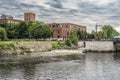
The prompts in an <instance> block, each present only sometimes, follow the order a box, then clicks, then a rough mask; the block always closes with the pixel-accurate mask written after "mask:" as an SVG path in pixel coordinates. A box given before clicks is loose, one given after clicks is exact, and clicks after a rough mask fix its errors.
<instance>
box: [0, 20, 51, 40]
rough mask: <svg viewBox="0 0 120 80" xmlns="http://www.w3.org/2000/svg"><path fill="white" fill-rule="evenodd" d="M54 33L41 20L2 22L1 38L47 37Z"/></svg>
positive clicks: (0, 28) (0, 24) (0, 27)
mask: <svg viewBox="0 0 120 80" xmlns="http://www.w3.org/2000/svg"><path fill="white" fill-rule="evenodd" d="M52 35H53V32H52V30H51V29H50V28H49V26H48V25H47V24H43V23H39V22H28V23H26V22H20V23H17V24H16V23H0V39H1V40H7V39H46V38H50V37H51V36H52Z"/></svg>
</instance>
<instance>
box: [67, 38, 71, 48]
mask: <svg viewBox="0 0 120 80" xmlns="http://www.w3.org/2000/svg"><path fill="white" fill-rule="evenodd" d="M65 45H67V46H70V47H71V45H72V42H71V40H70V39H67V40H66V41H65Z"/></svg>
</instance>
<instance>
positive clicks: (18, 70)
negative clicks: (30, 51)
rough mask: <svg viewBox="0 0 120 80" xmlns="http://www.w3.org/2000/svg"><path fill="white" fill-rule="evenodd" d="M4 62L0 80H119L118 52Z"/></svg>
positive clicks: (0, 70)
mask: <svg viewBox="0 0 120 80" xmlns="http://www.w3.org/2000/svg"><path fill="white" fill-rule="evenodd" d="M29 58H30V57H29ZM0 59H3V57H1V58H0ZM1 62H2V60H1ZM3 62H4V61H3ZM5 64H6V66H5ZM5 64H4V66H2V67H0V80H120V54H119V53H87V54H85V56H84V58H82V59H77V60H67V61H65V60H64V61H63V60H62V61H58V62H45V63H31V62H28V63H26V64H19V65H14V66H13V65H12V64H15V63H12V64H10V65H7V64H8V63H7V62H6V63H5Z"/></svg>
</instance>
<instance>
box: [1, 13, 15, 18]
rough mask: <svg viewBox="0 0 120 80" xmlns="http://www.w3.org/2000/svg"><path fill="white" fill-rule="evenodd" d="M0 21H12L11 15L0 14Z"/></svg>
mask: <svg viewBox="0 0 120 80" xmlns="http://www.w3.org/2000/svg"><path fill="white" fill-rule="evenodd" d="M1 19H13V17H12V16H11V15H6V14H2V15H1Z"/></svg>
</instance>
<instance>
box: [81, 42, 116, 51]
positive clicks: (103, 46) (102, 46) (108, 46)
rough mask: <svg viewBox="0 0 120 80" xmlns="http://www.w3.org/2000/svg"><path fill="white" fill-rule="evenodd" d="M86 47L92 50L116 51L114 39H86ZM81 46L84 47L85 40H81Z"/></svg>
mask: <svg viewBox="0 0 120 80" xmlns="http://www.w3.org/2000/svg"><path fill="white" fill-rule="evenodd" d="M85 43H86V47H85V49H87V50H91V51H114V45H113V41H85ZM79 47H81V48H82V47H83V41H81V42H79Z"/></svg>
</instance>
